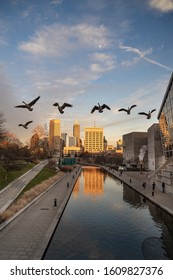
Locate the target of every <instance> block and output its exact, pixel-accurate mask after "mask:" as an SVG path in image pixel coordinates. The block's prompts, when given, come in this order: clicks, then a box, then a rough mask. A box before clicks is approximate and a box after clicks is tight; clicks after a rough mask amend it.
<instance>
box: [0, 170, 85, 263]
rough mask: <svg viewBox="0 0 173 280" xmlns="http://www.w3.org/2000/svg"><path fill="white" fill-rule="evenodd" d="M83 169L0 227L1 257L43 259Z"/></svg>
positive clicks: (67, 176)
mask: <svg viewBox="0 0 173 280" xmlns="http://www.w3.org/2000/svg"><path fill="white" fill-rule="evenodd" d="M79 172H80V169H79V167H76V168H75V169H74V170H73V171H72V172H70V173H69V174H68V175H65V176H64V177H62V178H61V179H60V180H59V181H58V182H56V183H55V184H53V185H52V186H51V187H50V188H49V189H48V190H47V191H46V195H41V196H40V198H39V199H37V200H36V201H35V203H33V205H31V206H30V207H28V208H27V209H26V210H25V211H24V212H22V214H21V215H18V216H17V217H16V219H14V220H12V222H11V223H10V224H8V225H7V226H5V227H3V229H2V225H1V227H0V259H1V260H4V259H5V260H12V259H13V260H26V259H27V260H29V259H32V260H33V259H41V257H42V255H43V253H44V251H45V249H46V246H47V245H48V243H49V241H50V237H51V236H52V234H53V231H54V229H55V227H56V225H57V223H58V221H59V219H60V217H61V214H62V212H63V210H64V208H65V205H66V203H67V201H68V199H69V197H70V195H71V192H72V190H73V187H74V184H75V181H76V180H77V178H78V175H79Z"/></svg>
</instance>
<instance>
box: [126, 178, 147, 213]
mask: <svg viewBox="0 0 173 280" xmlns="http://www.w3.org/2000/svg"><path fill="white" fill-rule="evenodd" d="M123 200H124V201H125V202H127V203H128V204H129V205H130V206H132V207H133V208H141V207H147V205H146V199H145V198H144V197H143V196H140V195H139V193H137V192H136V191H134V190H133V189H132V188H130V187H129V186H127V185H126V184H124V183H123Z"/></svg>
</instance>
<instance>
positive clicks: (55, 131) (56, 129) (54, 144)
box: [49, 119, 61, 153]
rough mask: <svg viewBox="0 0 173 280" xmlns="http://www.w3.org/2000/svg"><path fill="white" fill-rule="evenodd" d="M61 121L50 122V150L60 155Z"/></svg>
mask: <svg viewBox="0 0 173 280" xmlns="http://www.w3.org/2000/svg"><path fill="white" fill-rule="evenodd" d="M60 136H61V132H60V120H56V119H54V120H50V123H49V150H50V151H51V152H58V153H60V150H61V137H60Z"/></svg>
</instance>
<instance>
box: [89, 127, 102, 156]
mask: <svg viewBox="0 0 173 280" xmlns="http://www.w3.org/2000/svg"><path fill="white" fill-rule="evenodd" d="M84 151H85V152H89V153H99V152H103V151H104V137H103V128H100V127H87V128H85V139H84Z"/></svg>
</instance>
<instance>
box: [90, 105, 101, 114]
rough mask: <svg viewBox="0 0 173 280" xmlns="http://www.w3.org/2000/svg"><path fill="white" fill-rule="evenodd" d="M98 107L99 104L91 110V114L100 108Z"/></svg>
mask: <svg viewBox="0 0 173 280" xmlns="http://www.w3.org/2000/svg"><path fill="white" fill-rule="evenodd" d="M98 109H99V107H98V106H94V107H93V108H92V110H91V114H92V113H94V111H95V110H98Z"/></svg>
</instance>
